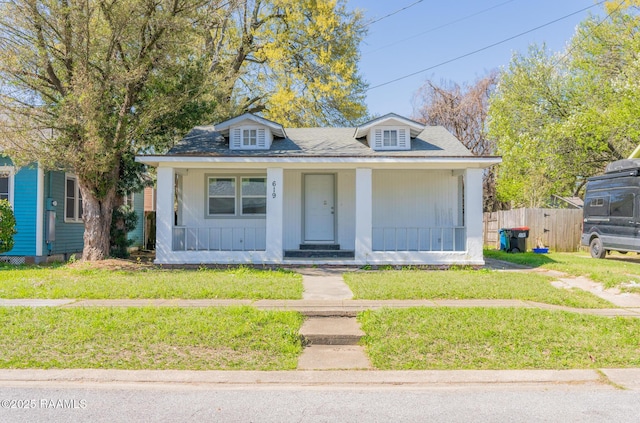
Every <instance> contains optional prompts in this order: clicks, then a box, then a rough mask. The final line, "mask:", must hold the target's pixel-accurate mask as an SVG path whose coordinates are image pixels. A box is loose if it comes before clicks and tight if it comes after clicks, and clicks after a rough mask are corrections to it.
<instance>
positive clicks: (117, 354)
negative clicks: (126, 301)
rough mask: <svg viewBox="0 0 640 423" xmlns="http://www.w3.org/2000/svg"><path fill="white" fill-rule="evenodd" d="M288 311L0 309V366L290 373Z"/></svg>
mask: <svg viewBox="0 0 640 423" xmlns="http://www.w3.org/2000/svg"><path fill="white" fill-rule="evenodd" d="M302 321H303V318H302V316H301V315H300V314H298V313H295V312H274V311H259V310H256V309H253V308H251V307H227V308H69V309H60V308H26V307H25V308H23V307H9V308H0V323H1V324H0V368H45V369H49V368H101V369H162V370H165V369H189V370H207V369H243V370H287V369H295V368H296V365H297V358H298V355H299V354H300V353H301V351H302V345H301V341H300V337H299V336H298V330H299V328H300V326H301V324H302Z"/></svg>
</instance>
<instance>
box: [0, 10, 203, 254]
mask: <svg viewBox="0 0 640 423" xmlns="http://www.w3.org/2000/svg"><path fill="white" fill-rule="evenodd" d="M213 5H214V3H212V2H207V1H204V0H171V1H169V0H159V1H156V2H152V3H149V2H146V1H142V0H111V1H105V0H88V1H78V0H9V1H5V2H2V4H0V79H1V80H2V81H3V85H2V86H1V87H0V96H2V101H0V116H2V119H1V120H0V144H1V145H2V147H3V150H4V152H5V153H7V154H9V155H10V156H11V158H12V159H13V160H14V161H16V162H17V163H27V162H31V161H38V162H40V164H41V165H42V166H44V167H49V168H63V169H67V170H71V171H73V172H75V173H76V175H77V177H78V183H79V187H80V191H81V193H82V197H83V220H84V223H85V235H84V251H83V259H85V260H97V259H102V258H105V257H106V256H108V254H109V228H110V226H111V216H112V210H113V208H114V204H115V200H116V198H117V193H116V190H117V188H118V183H119V181H120V180H121V179H120V176H121V170H122V169H123V163H125V161H126V157H127V156H129V157H130V156H132V155H133V154H134V153H137V152H138V151H140V150H141V149H142V148H144V146H145V139H144V137H143V135H144V134H145V133H148V132H154V131H155V130H157V126H158V125H159V124H160V123H162V122H165V120H164V119H163V116H165V115H167V114H170V113H171V112H172V111H173V110H177V109H181V108H182V107H183V106H184V105H185V104H188V103H189V102H191V101H192V100H193V99H194V98H199V97H200V92H201V90H202V89H203V87H206V86H207V85H208V83H209V79H208V78H209V76H210V74H209V72H208V67H207V65H206V64H207V63H208V62H209V60H207V56H206V55H203V51H204V49H203V48H202V45H201V44H199V43H198V41H199V40H201V39H202V38H203V34H202V33H201V32H198V30H199V28H198V25H197V24H198V22H200V21H201V20H202V19H206V17H207V14H208V13H210V10H211V8H213ZM198 70H200V72H199V73H198ZM183 73H187V74H189V75H194V74H195V76H193V77H192V78H191V80H190V81H189V83H184V81H182V80H181V78H182V76H181V75H182V74H183ZM167 86H182V88H183V89H182V90H175V89H174V90H171V89H168V88H166V87H167ZM154 94H156V95H154Z"/></svg>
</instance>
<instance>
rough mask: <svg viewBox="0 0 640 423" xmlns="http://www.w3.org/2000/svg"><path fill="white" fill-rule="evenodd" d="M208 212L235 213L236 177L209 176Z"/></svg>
mask: <svg viewBox="0 0 640 423" xmlns="http://www.w3.org/2000/svg"><path fill="white" fill-rule="evenodd" d="M208 192H209V204H208V213H209V215H211V216H215V215H223V216H224V215H226V216H233V215H235V214H236V178H235V177H224V178H223V177H210V178H209V190H208Z"/></svg>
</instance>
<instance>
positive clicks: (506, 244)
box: [498, 228, 511, 252]
mask: <svg viewBox="0 0 640 423" xmlns="http://www.w3.org/2000/svg"><path fill="white" fill-rule="evenodd" d="M498 233H499V234H500V250H502V251H506V252H509V251H511V247H510V240H511V229H507V228H502V229H500V230H499V231H498Z"/></svg>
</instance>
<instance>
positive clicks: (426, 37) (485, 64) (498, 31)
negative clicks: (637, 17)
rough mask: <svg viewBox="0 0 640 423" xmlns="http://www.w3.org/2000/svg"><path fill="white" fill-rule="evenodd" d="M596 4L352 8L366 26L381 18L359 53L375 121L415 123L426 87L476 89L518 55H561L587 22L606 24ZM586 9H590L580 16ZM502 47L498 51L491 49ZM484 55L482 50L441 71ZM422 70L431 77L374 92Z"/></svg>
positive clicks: (373, 2)
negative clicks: (539, 48)
mask: <svg viewBox="0 0 640 423" xmlns="http://www.w3.org/2000/svg"><path fill="white" fill-rule="evenodd" d="M598 2H600V0H448V1H447V0H444V1H443V0H395V1H388V0H348V3H347V5H348V8H350V9H360V10H361V11H362V12H363V13H364V16H365V22H371V21H375V20H377V19H380V18H382V19H380V20H379V21H377V22H372V23H371V24H369V25H368V26H367V28H368V35H367V37H366V38H365V39H364V41H363V43H362V44H361V46H360V51H361V58H360V62H359V63H360V64H359V68H360V73H361V74H362V75H363V77H364V79H365V80H366V81H367V82H368V83H369V87H370V88H369V91H367V99H366V102H367V106H368V108H369V113H370V114H371V115H372V116H379V115H384V114H386V113H391V112H393V113H397V114H399V115H402V116H406V117H411V116H412V114H413V97H414V94H415V92H416V91H417V90H418V89H419V88H420V86H422V85H423V84H424V82H425V80H427V79H430V80H432V81H435V82H438V83H440V82H445V81H453V82H456V83H457V84H459V85H464V84H469V85H471V84H473V83H474V82H475V81H476V80H477V79H478V78H481V77H483V76H484V75H486V73H487V72H489V71H491V70H492V69H499V68H506V67H508V65H509V62H510V60H511V57H512V55H513V53H514V52H521V53H526V52H527V49H528V47H529V46H530V45H532V44H538V45H542V44H546V45H547V47H548V48H549V49H550V50H551V51H553V52H562V51H564V50H565V47H566V45H567V43H568V42H569V41H570V40H571V37H572V36H573V34H574V33H575V29H576V26H577V25H578V24H579V23H580V22H581V21H583V20H584V19H586V18H587V17H588V16H589V14H592V15H597V16H601V17H602V16H605V13H604V11H603V10H604V9H603V6H602V5H596V3H598ZM414 3H415V4H414ZM589 7H590V8H589ZM403 8H406V9H405V10H402V9H403ZM585 8H589V9H588V10H584V11H581V12H578V11H580V10H582V9H585ZM394 12H397V13H395V14H393V13H394ZM575 12H578V13H576V14H573V13H575ZM389 14H392V15H391V16H389V17H385V16H387V15H389ZM570 14H573V15H572V16H569V17H566V18H564V17H565V16H567V15H570ZM561 18H562V19H561ZM556 20H557V22H554V23H551V22H553V21H556ZM546 24H549V25H546ZM543 25H546V26H544V27H543V28H540V29H536V30H534V31H531V32H528V33H526V34H524V35H521V36H518V35H519V34H521V33H524V32H527V31H530V30H533V29H534V28H537V27H540V26H543ZM516 36H517V37H516ZM512 37H515V38H513V39H510V38H512ZM508 39H510V40H508ZM505 40H508V41H505ZM502 41H505V42H503V43H501V42H502ZM496 43H500V44H499V45H496V46H493V47H489V46H491V45H493V44H496ZM486 47H489V48H486ZM484 48H486V49H484ZM480 49H484V50H483V51H480V52H478V53H474V54H470V55H468V56H467V57H464V58H461V59H458V60H453V61H451V62H450V63H447V64H444V65H441V66H438V65H440V64H441V63H443V62H447V61H450V60H452V59H456V58H457V57H459V56H463V55H467V54H469V53H472V52H474V51H476V50H480ZM423 69H428V70H425V71H424V72H420V73H419V74H417V75H414V76H411V77H407V78H405V79H402V80H400V81H397V82H393V83H389V84H387V85H384V86H381V87H377V88H376V86H377V85H380V84H385V83H387V82H389V81H392V80H394V79H396V78H401V77H403V76H406V75H409V74H412V73H415V72H419V71H421V70H423Z"/></svg>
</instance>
